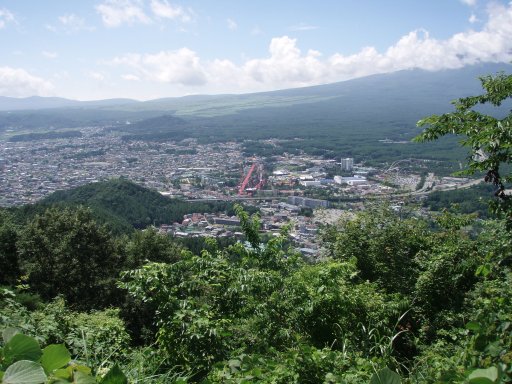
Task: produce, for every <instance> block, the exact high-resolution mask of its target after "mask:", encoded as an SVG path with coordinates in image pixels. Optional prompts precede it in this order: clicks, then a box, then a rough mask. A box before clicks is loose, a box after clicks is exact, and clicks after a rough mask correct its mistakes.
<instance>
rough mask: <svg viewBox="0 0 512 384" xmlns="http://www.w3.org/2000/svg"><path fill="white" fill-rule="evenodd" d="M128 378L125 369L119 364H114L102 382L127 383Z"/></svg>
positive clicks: (110, 383)
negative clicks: (122, 369)
mask: <svg viewBox="0 0 512 384" xmlns="http://www.w3.org/2000/svg"><path fill="white" fill-rule="evenodd" d="M127 383H128V379H127V378H126V376H125V375H124V373H123V371H121V369H120V368H119V367H118V366H117V365H114V366H113V367H112V369H110V371H108V373H107V374H106V375H105V377H103V380H101V382H100V384H127Z"/></svg>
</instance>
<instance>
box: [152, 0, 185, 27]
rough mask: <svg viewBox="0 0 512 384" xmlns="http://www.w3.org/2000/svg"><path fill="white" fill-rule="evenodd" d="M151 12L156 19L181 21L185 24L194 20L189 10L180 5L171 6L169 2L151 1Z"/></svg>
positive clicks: (163, 0) (165, 0) (164, 0)
mask: <svg viewBox="0 0 512 384" xmlns="http://www.w3.org/2000/svg"><path fill="white" fill-rule="evenodd" d="M151 11H152V12H153V14H154V15H155V16H156V17H159V18H163V19H171V20H175V19H179V20H181V21H182V22H184V23H187V22H189V21H191V20H192V15H191V12H190V11H189V10H186V9H184V8H183V7H181V6H179V5H171V4H169V2H168V1H167V0H162V1H159V0H151Z"/></svg>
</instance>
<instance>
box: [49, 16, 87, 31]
mask: <svg viewBox="0 0 512 384" xmlns="http://www.w3.org/2000/svg"><path fill="white" fill-rule="evenodd" d="M44 27H45V28H46V29H47V30H49V31H52V32H59V31H64V32H66V33H73V32H77V31H93V30H94V29H95V28H94V27H92V26H89V25H87V24H86V22H85V20H84V19H83V18H81V17H79V16H77V15H75V14H73V13H69V14H65V15H62V16H59V17H58V23H57V25H54V24H46V25H45V26H44Z"/></svg>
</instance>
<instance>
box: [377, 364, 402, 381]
mask: <svg viewBox="0 0 512 384" xmlns="http://www.w3.org/2000/svg"><path fill="white" fill-rule="evenodd" d="M401 382H402V380H401V379H400V376H399V375H398V374H397V373H396V372H393V371H392V370H391V369H389V368H388V367H386V368H383V369H381V370H380V371H379V372H376V373H374V374H373V376H372V378H371V380H370V384H400V383H401Z"/></svg>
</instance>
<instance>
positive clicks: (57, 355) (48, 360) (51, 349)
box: [41, 344, 71, 373]
mask: <svg viewBox="0 0 512 384" xmlns="http://www.w3.org/2000/svg"><path fill="white" fill-rule="evenodd" d="M70 360H71V355H70V354H69V351H68V350H67V348H66V347H65V346H64V344H51V345H49V346H47V347H46V348H45V349H43V356H42V357H41V365H42V366H43V368H44V370H45V372H46V373H51V372H53V371H54V370H56V369H59V368H62V367H64V366H65V365H66V364H67V363H69V361H70Z"/></svg>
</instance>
